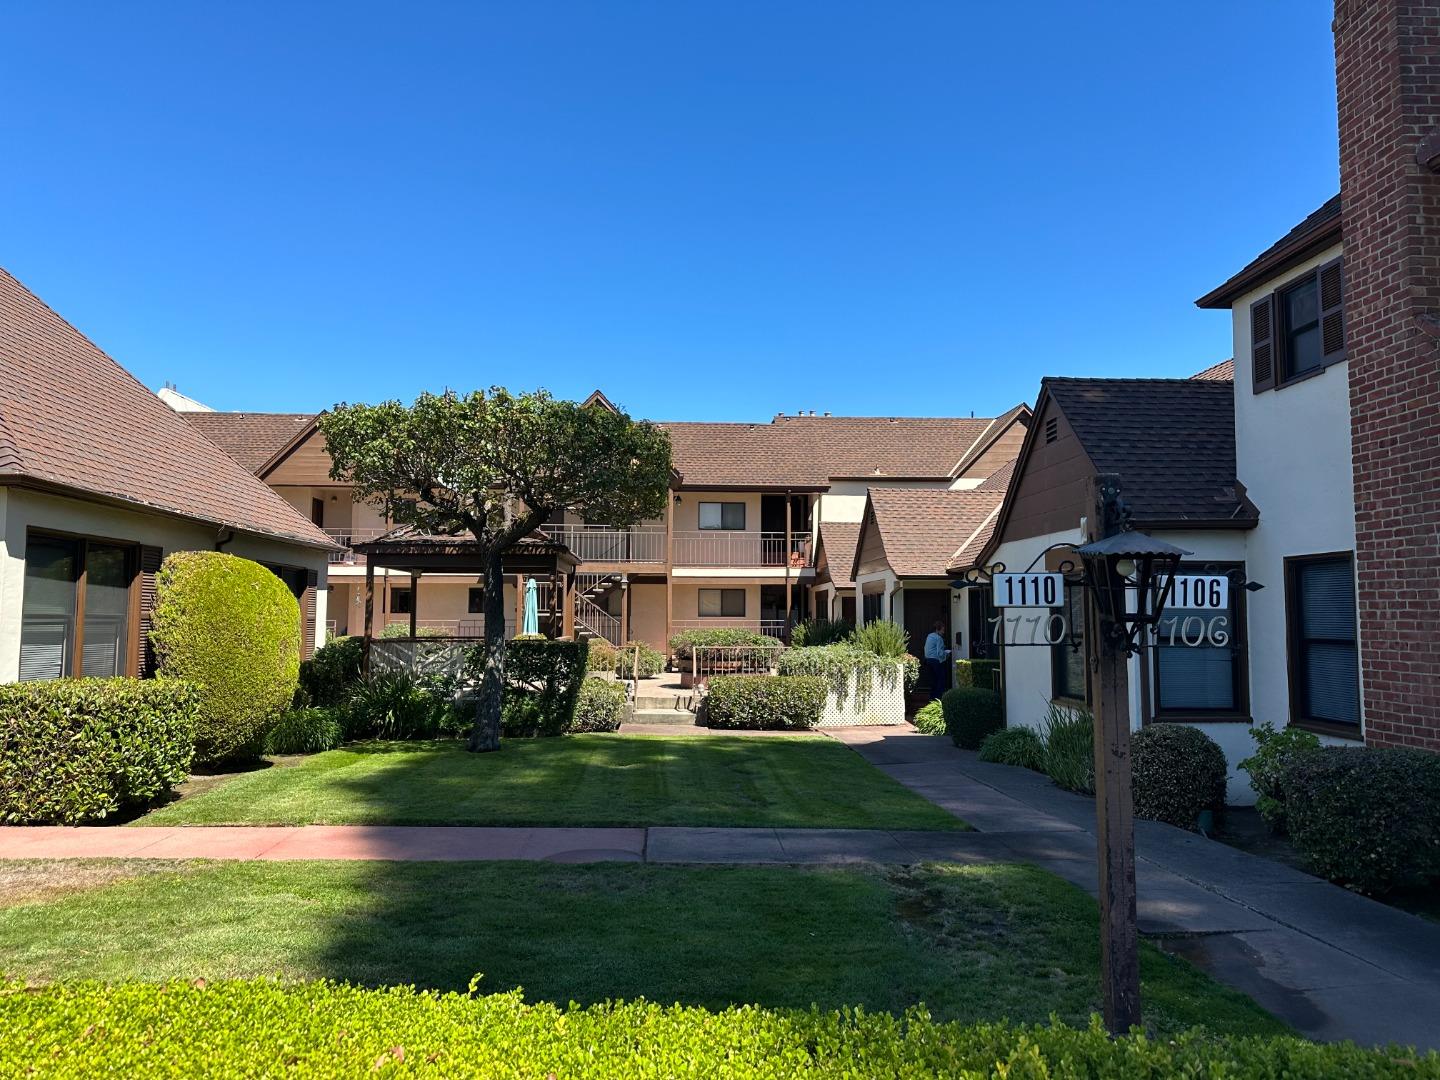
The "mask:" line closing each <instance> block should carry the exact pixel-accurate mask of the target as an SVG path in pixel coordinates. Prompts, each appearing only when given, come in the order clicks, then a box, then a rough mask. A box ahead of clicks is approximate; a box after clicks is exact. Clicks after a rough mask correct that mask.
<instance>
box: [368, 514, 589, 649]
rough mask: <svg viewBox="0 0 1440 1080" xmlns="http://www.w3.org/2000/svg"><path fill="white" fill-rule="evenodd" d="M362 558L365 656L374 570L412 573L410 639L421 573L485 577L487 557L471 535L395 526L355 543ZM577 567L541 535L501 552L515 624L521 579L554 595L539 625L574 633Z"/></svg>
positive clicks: (558, 633)
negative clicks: (511, 585) (533, 581)
mask: <svg viewBox="0 0 1440 1080" xmlns="http://www.w3.org/2000/svg"><path fill="white" fill-rule="evenodd" d="M354 550H355V553H356V554H357V555H363V556H364V557H365V651H366V654H367V656H368V654H369V651H370V642H371V640H372V639H373V638H374V632H375V570H376V569H377V568H380V569H386V570H398V571H400V572H402V573H408V574H409V575H410V597H411V603H410V637H411V638H415V637H416V636H418V629H419V625H420V624H419V607H420V588H419V586H420V578H421V576H422V575H424V574H425V573H427V572H429V573H441V574H472V573H473V574H475V575H476V577H477V579H481V580H483V575H484V572H485V560H484V557H483V556H482V554H481V552H480V547H479V544H478V543H477V542H476V541H475V539H474V538H473V537H467V536H435V535H426V534H421V533H417V532H415V531H413V530H411V529H404V528H402V529H396V530H394V531H393V532H390V533H387V534H385V535H384V536H381V537H378V538H376V539H374V540H367V541H365V542H363V543H358V544H355V545H354ZM579 565H580V560H579V559H577V558H576V557H575V556H574V555H573V554H572V553H571V551H570V549H569V548H567V547H566V546H565V545H564V544H559V543H556V542H554V541H552V540H549V539H547V538H546V537H544V536H539V535H536V536H528V537H526V538H525V539H523V540H521V541H520V542H519V543H517V544H516V545H515V546H514V547H512V548H511V549H510V550H509V551H507V552H506V553H505V556H504V559H503V560H502V568H503V570H504V572H505V576H506V577H512V576H513V577H514V579H515V586H516V589H515V627H516V630H517V632H518V631H519V628H520V626H521V625H522V623H523V621H524V615H525V579H526V578H531V577H533V578H535V579H536V580H537V581H539V582H543V583H546V584H548V585H549V593H550V596H551V597H552V598H558V600H559V603H558V605H557V604H555V603H553V602H552V603H551V604H550V605H549V610H548V611H547V612H542V617H541V620H540V629H541V632H542V633H546V634H547V636H549V637H551V638H557V637H574V635H575V570H576V567H578V566H579Z"/></svg>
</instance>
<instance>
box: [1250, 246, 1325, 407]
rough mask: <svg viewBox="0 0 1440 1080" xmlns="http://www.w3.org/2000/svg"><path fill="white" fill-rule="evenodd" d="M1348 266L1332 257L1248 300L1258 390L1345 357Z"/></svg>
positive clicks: (1312, 372) (1252, 361) (1302, 376)
mask: <svg viewBox="0 0 1440 1080" xmlns="http://www.w3.org/2000/svg"><path fill="white" fill-rule="evenodd" d="M1344 300H1345V297H1344V271H1343V268H1342V266H1341V260H1339V259H1332V260H1331V261H1330V262H1328V263H1326V264H1325V265H1324V266H1320V267H1317V268H1316V269H1314V270H1311V271H1309V272H1307V273H1305V274H1302V275H1301V276H1300V277H1298V278H1296V279H1294V280H1293V281H1289V282H1287V283H1286V284H1285V285H1283V286H1281V287H1280V288H1278V289H1276V290H1275V291H1274V292H1273V293H1271V294H1270V295H1269V296H1267V297H1264V298H1263V299H1261V300H1257V301H1256V302H1255V303H1253V304H1251V305H1250V367H1251V375H1252V381H1253V385H1254V390H1255V393H1257V394H1258V393H1260V392H1261V391H1263V390H1272V389H1275V388H1276V387H1283V386H1286V385H1288V384H1290V383H1293V382H1298V381H1300V380H1301V379H1306V378H1309V377H1310V376H1311V375H1316V374H1318V373H1320V372H1322V371H1324V370H1325V369H1326V368H1327V367H1329V366H1330V365H1331V364H1336V363H1339V362H1340V361H1342V360H1344V359H1345V303H1344Z"/></svg>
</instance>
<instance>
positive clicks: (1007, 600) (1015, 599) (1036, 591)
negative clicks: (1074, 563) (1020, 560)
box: [991, 574, 1065, 608]
mask: <svg viewBox="0 0 1440 1080" xmlns="http://www.w3.org/2000/svg"><path fill="white" fill-rule="evenodd" d="M991 584H992V585H993V587H994V596H995V606H996V607H997V608H1005V607H1041V608H1054V607H1060V606H1061V605H1062V604H1064V603H1065V575H1064V574H996V575H995V576H994V577H993V578H991Z"/></svg>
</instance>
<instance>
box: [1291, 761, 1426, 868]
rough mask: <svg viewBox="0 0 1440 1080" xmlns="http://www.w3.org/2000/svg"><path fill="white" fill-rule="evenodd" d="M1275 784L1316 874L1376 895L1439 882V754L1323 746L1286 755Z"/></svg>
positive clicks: (1294, 834)
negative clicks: (1280, 782)
mask: <svg viewBox="0 0 1440 1080" xmlns="http://www.w3.org/2000/svg"><path fill="white" fill-rule="evenodd" d="M1283 786H1284V792H1285V823H1286V827H1287V829H1288V831H1289V833H1290V842H1291V843H1292V844H1294V845H1295V848H1296V850H1298V851H1299V852H1300V853H1301V854H1302V855H1304V856H1305V859H1306V861H1307V862H1308V863H1309V864H1310V867H1311V869H1313V870H1314V871H1315V872H1316V873H1318V874H1320V875H1322V876H1323V877H1327V878H1329V879H1330V880H1331V881H1336V882H1339V883H1340V884H1343V885H1349V886H1350V887H1352V888H1354V889H1357V890H1359V891H1361V892H1368V893H1377V894H1383V893H1387V892H1390V891H1392V890H1394V889H1401V888H1418V887H1423V886H1426V885H1429V884H1431V883H1434V882H1440V755H1437V754H1432V753H1429V752H1427V751H1424V750H1402V749H1370V748H1361V747H1355V748H1351V747H1344V746H1329V747H1324V748H1322V749H1319V750H1311V751H1308V752H1306V753H1303V754H1296V755H1292V756H1291V757H1290V759H1289V761H1288V763H1287V764H1286V766H1285V772H1284V780H1283Z"/></svg>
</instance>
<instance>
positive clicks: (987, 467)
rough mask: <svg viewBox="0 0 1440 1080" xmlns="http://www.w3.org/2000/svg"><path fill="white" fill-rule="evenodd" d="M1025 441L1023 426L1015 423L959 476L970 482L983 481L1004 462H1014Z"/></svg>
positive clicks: (1017, 422)
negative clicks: (967, 478) (966, 478)
mask: <svg viewBox="0 0 1440 1080" xmlns="http://www.w3.org/2000/svg"><path fill="white" fill-rule="evenodd" d="M1024 441H1025V425H1024V424H1022V423H1020V422H1019V421H1016V422H1015V423H1013V424H1011V425H1010V427H1009V429H1008V430H1007V431H1006V432H1005V434H1003V435H1001V436H1000V437H999V438H998V439H996V440H995V443H994V445H993V446H991V447H990V448H989V449H988V450H986V451H985V453H983V454H981V455H980V456H979V457H978V458H976V459H975V460H974V461H973V462H971V463H970V467H969V468H968V469H966V470H965V471H964V472H963V473H961V474H960V475H961V476H965V477H969V478H970V479H972V480H984V479H985V478H986V477H987V476H992V475H993V474H995V473H997V472H999V471H1000V467H1001V466H1002V465H1004V464H1005V463H1006V462H1010V461H1014V460H1015V459H1016V458H1017V457H1019V456H1020V445H1021V444H1022V443H1023V442H1024Z"/></svg>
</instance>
